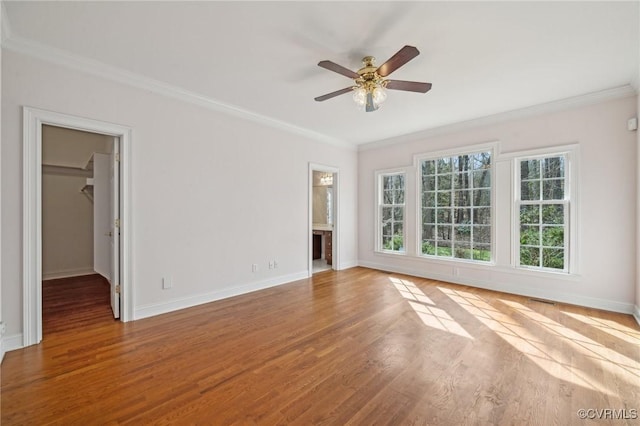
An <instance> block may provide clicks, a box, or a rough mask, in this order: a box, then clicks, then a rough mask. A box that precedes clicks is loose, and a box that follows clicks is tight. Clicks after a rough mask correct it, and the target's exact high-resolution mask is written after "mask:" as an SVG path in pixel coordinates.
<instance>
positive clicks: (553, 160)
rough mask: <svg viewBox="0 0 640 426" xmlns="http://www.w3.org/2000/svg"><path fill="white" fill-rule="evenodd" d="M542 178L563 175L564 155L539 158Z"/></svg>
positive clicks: (560, 176)
mask: <svg viewBox="0 0 640 426" xmlns="http://www.w3.org/2000/svg"><path fill="white" fill-rule="evenodd" d="M541 165H542V177H543V178H562V177H564V157H549V158H545V159H542V160H541Z"/></svg>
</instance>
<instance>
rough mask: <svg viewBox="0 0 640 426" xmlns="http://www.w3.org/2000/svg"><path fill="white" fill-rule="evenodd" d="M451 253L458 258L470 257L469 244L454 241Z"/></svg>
mask: <svg viewBox="0 0 640 426" xmlns="http://www.w3.org/2000/svg"><path fill="white" fill-rule="evenodd" d="M453 253H454V257H457V258H458V259H471V246H470V245H469V243H457V242H456V244H455V246H454V250H453Z"/></svg>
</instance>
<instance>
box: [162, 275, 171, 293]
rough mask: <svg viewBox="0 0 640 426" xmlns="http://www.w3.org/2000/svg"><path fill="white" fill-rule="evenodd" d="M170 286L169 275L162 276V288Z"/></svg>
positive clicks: (165, 288)
mask: <svg viewBox="0 0 640 426" xmlns="http://www.w3.org/2000/svg"><path fill="white" fill-rule="evenodd" d="M171 286H172V283H171V278H170V277H164V278H162V289H163V290H168V289H170V288H171Z"/></svg>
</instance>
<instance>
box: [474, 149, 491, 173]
mask: <svg viewBox="0 0 640 426" xmlns="http://www.w3.org/2000/svg"><path fill="white" fill-rule="evenodd" d="M471 161H472V168H473V169H474V170H481V169H489V168H491V153H490V152H479V153H477V154H473V155H472V156H471Z"/></svg>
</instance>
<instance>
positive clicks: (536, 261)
mask: <svg viewBox="0 0 640 426" xmlns="http://www.w3.org/2000/svg"><path fill="white" fill-rule="evenodd" d="M520 264H521V265H525V266H540V249H539V248H537V247H520Z"/></svg>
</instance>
